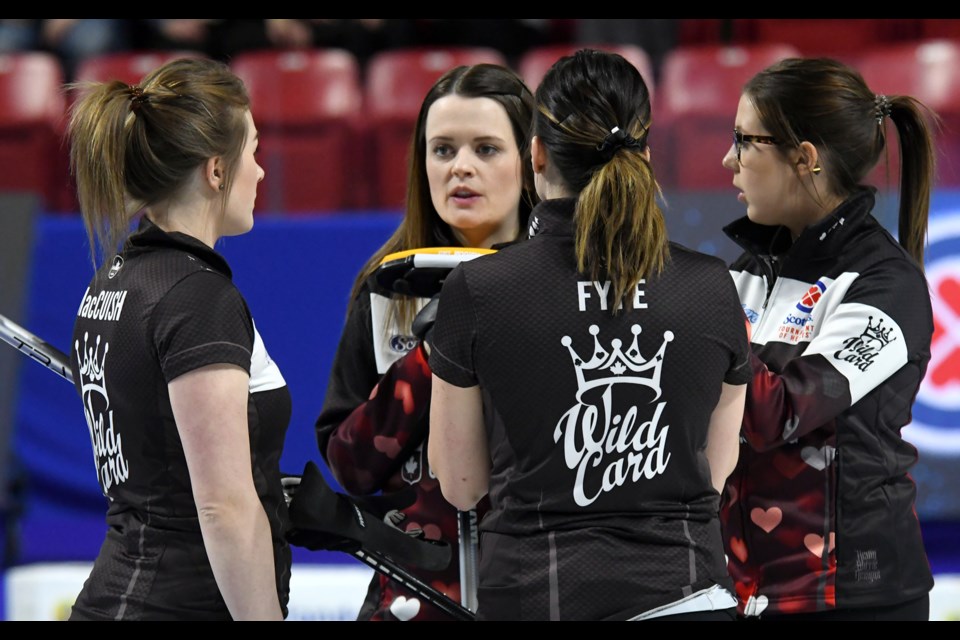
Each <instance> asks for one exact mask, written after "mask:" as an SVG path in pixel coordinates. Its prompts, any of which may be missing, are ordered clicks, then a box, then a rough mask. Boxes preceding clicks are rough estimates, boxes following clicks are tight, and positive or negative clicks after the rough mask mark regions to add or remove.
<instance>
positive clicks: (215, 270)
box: [69, 59, 291, 621]
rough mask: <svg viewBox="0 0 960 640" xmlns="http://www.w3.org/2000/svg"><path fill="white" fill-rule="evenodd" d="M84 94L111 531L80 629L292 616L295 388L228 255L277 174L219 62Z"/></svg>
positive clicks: (95, 351)
mask: <svg viewBox="0 0 960 640" xmlns="http://www.w3.org/2000/svg"><path fill="white" fill-rule="evenodd" d="M82 89H83V91H82V93H81V95H80V96H79V97H78V99H77V101H76V102H75V104H74V107H73V112H72V114H71V119H70V128H69V134H70V143H71V151H70V153H71V162H72V167H73V173H74V175H75V177H76V182H77V189H78V192H79V200H80V207H81V210H82V214H83V220H84V223H85V225H86V228H87V232H88V234H89V236H90V240H91V242H90V246H91V255H92V258H93V260H94V263H95V265H96V266H97V270H96V273H95V274H94V275H93V277H92V279H91V281H90V284H89V286H88V287H87V290H86V291H85V292H84V294H83V297H82V299H81V301H80V305H79V308H78V310H77V317H76V320H75V323H74V330H73V344H72V345H71V349H70V353H71V355H72V360H73V361H72V369H73V371H74V372H75V376H76V379H75V384H76V388H77V392H78V394H79V395H80V397H81V399H82V401H83V411H84V415H85V416H86V419H87V425H88V427H89V429H90V438H91V444H92V447H93V458H94V463H95V469H96V474H97V480H98V481H99V483H100V488H101V490H102V492H103V495H104V497H105V498H106V501H105V502H106V507H107V515H106V524H107V530H106V538H105V540H104V542H103V545H102V547H101V548H100V553H99V555H98V556H97V559H96V562H95V563H94V565H93V570H92V571H91V573H90V576H89V578H88V579H87V581H86V582H85V583H84V585H83V589H82V591H81V592H80V594H79V596H78V597H77V600H76V602H75V604H74V605H73V610H72V612H71V615H70V619H71V620H190V621H201V620H281V619H283V617H284V616H285V615H286V613H287V600H288V597H289V582H290V568H291V555H290V548H289V546H288V545H287V542H286V540H285V538H284V534H285V532H286V529H287V521H288V517H287V507H286V502H285V501H284V496H283V487H282V485H281V482H280V468H279V459H280V454H281V451H282V448H283V441H284V436H285V434H286V429H287V423H288V421H289V419H290V406H291V401H290V393H289V391H288V390H287V386H286V383H285V382H284V379H283V376H282V375H281V374H280V370H279V369H278V368H277V365H276V364H275V363H274V362H273V361H272V360H270V358H269V356H268V355H267V351H266V349H265V347H264V342H263V340H262V339H261V337H260V333H259V332H258V331H257V328H256V326H255V325H254V322H253V317H252V316H251V313H250V310H249V309H248V308H247V304H246V301H245V300H244V298H243V296H242V295H241V294H240V292H239V290H238V289H237V288H236V286H235V285H234V284H233V281H232V279H231V271H230V267H229V265H228V264H227V262H226V260H224V258H223V256H222V255H221V254H220V253H218V252H217V250H216V245H217V243H218V241H219V240H220V238H222V237H224V236H234V235H239V234H242V233H246V232H247V231H249V230H250V229H251V228H252V227H253V207H254V201H255V199H256V193H257V183H259V182H260V181H261V180H262V179H263V178H264V172H263V169H262V168H261V167H260V165H259V164H258V163H257V160H256V157H255V156H254V154H255V153H256V151H257V144H258V142H257V128H256V126H255V125H254V121H253V116H252V115H251V113H250V100H249V98H248V96H247V92H246V89H245V88H244V86H243V83H242V82H241V81H240V79H239V78H237V76H235V75H234V74H233V73H232V72H231V71H230V69H229V68H228V67H227V66H226V65H224V64H222V63H219V62H214V61H212V60H206V59H182V60H174V61H172V62H169V63H167V64H165V65H163V66H161V67H159V68H158V69H156V70H154V71H152V72H150V73H149V74H147V75H146V77H144V78H143V80H142V81H141V82H140V83H139V84H137V85H134V86H129V85H127V84H125V83H123V82H120V81H111V82H105V83H98V84H93V85H85V86H83V87H82ZM134 223H135V224H136V230H135V231H134V232H133V233H130V227H131V224H134ZM97 248H99V251H97ZM98 254H99V255H98ZM77 409H78V411H79V409H80V407H79V406H78V407H77Z"/></svg>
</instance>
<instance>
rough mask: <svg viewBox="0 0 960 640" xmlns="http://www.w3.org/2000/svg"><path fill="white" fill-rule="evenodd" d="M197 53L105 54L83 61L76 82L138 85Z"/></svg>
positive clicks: (130, 52) (146, 52)
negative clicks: (169, 64) (167, 65)
mask: <svg viewBox="0 0 960 640" xmlns="http://www.w3.org/2000/svg"><path fill="white" fill-rule="evenodd" d="M202 56H203V54H202V53H199V52H197V51H129V52H123V53H107V54H103V55H98V56H91V57H89V58H86V59H84V60H83V61H82V62H81V63H80V65H79V66H78V67H77V73H76V80H77V81H92V82H108V81H110V80H120V81H122V82H126V83H127V84H139V83H140V80H142V79H143V77H144V76H145V75H147V74H148V73H150V72H151V71H153V70H154V69H156V68H157V67H159V66H160V65H162V64H165V63H167V62H169V61H171V60H176V59H177V58H197V57H202Z"/></svg>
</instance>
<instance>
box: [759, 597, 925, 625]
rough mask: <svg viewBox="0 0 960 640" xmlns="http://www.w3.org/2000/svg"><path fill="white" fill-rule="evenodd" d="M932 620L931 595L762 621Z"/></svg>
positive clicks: (769, 617)
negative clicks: (877, 605) (889, 604)
mask: <svg viewBox="0 0 960 640" xmlns="http://www.w3.org/2000/svg"><path fill="white" fill-rule="evenodd" d="M929 619H930V595H929V594H927V595H925V596H923V597H922V598H917V599H916V600H908V601H907V602H902V603H900V604H895V605H891V606H884V607H863V608H859V609H832V610H830V611H815V612H812V613H782V614H763V615H762V616H760V620H762V621H766V620H772V621H777V620H785V621H790V622H792V621H794V620H822V621H824V622H830V621H834V620H839V621H859V622H899V621H911V622H915V621H927V620H929Z"/></svg>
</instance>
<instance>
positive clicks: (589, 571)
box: [430, 198, 750, 620]
mask: <svg viewBox="0 0 960 640" xmlns="http://www.w3.org/2000/svg"><path fill="white" fill-rule="evenodd" d="M575 203H576V200H575V199H573V198H559V199H554V200H547V201H544V202H541V203H540V204H539V205H538V206H537V207H536V208H535V209H534V211H533V213H532V214H531V220H532V223H531V225H532V227H536V229H532V231H536V233H535V234H534V235H533V237H532V238H531V239H530V240H528V241H526V242H522V243H517V244H516V245H513V246H510V247H507V248H505V249H502V250H500V251H499V252H497V253H496V254H491V255H489V256H483V257H480V258H477V259H475V260H471V261H470V262H467V263H464V264H462V265H460V266H459V267H457V269H455V270H454V271H453V272H452V273H451V274H450V276H449V277H448V278H447V280H446V282H445V283H444V287H443V291H442V293H441V296H440V306H439V310H438V315H437V320H436V323H435V325H434V330H433V331H434V335H433V340H432V345H433V348H432V351H431V355H430V366H431V368H432V370H433V373H434V375H436V376H439V377H440V378H442V379H444V380H446V381H447V382H449V383H451V384H454V385H457V386H461V387H470V386H474V385H479V386H480V387H481V389H482V391H483V396H484V412H485V421H486V429H487V437H488V441H489V450H490V456H491V472H490V493H489V496H490V502H491V508H490V511H489V512H488V513H487V515H486V516H485V517H484V519H483V521H482V522H481V525H480V529H481V554H480V571H479V573H480V585H479V591H478V600H479V609H478V615H480V616H481V617H484V618H501V619H502V618H506V619H514V620H529V619H551V620H577V619H603V618H608V617H609V618H613V619H621V620H622V619H627V618H630V617H632V616H634V615H638V614H641V613H644V612H648V611H650V610H652V609H655V608H657V607H661V606H665V605H668V604H670V603H674V602H677V601H679V600H681V599H683V598H684V597H687V596H690V595H691V594H693V593H697V592H698V591H700V590H703V589H708V588H711V585H720V586H723V587H726V588H727V589H729V590H730V591H731V592H732V583H731V582H730V579H729V577H728V576H727V572H726V566H725V560H724V552H723V545H722V540H721V533H720V522H719V519H718V517H717V511H718V507H719V495H718V493H717V491H716V490H714V488H713V486H712V483H711V476H710V468H709V463H708V462H707V459H706V455H705V443H706V436H707V430H708V426H709V420H710V416H711V414H712V412H713V410H714V408H715V407H716V405H717V402H718V400H719V397H720V392H721V389H722V383H723V382H727V383H730V384H745V383H746V382H747V380H748V379H749V376H750V368H749V366H748V354H749V346H748V342H747V334H746V326H745V320H744V315H743V311H742V310H741V308H740V303H739V300H738V299H737V295H736V290H735V289H734V288H733V287H732V286H731V284H730V277H729V274H728V272H727V269H726V265H725V264H724V263H723V262H722V261H721V260H719V259H717V258H714V257H711V256H707V255H703V254H700V253H696V252H693V251H690V250H688V249H685V248H683V247H681V246H679V245H676V244H671V245H670V251H671V258H670V261H669V262H668V263H667V266H666V267H665V269H664V270H663V272H662V273H661V274H660V275H659V276H657V277H654V278H652V279H650V280H649V281H641V283H640V285H639V286H638V288H637V290H636V291H635V292H632V294H631V295H630V296H629V298H630V299H629V301H628V304H627V305H626V306H627V308H625V309H622V310H621V311H620V313H618V314H617V315H613V314H611V312H610V309H609V308H608V304H609V303H608V301H607V296H606V295H605V293H606V292H607V290H608V287H609V286H610V284H609V282H594V281H591V279H590V278H589V277H587V276H584V275H582V274H580V273H578V272H577V267H576V259H575V254H574V242H573V236H572V220H573V212H574V206H575Z"/></svg>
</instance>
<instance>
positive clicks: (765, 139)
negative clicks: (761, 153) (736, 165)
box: [733, 129, 780, 162]
mask: <svg viewBox="0 0 960 640" xmlns="http://www.w3.org/2000/svg"><path fill="white" fill-rule="evenodd" d="M744 142H759V143H760V144H780V141H779V140H777V139H776V138H774V137H773V136H755V135H750V134H748V133H741V132H740V130H739V129H734V130H733V146H734V148H735V149H736V150H737V162H740V150H741V149H742V148H743V143H744Z"/></svg>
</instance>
